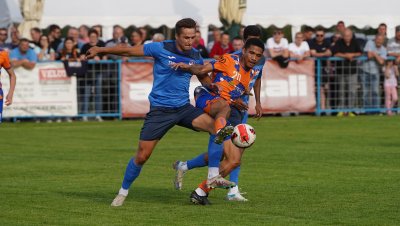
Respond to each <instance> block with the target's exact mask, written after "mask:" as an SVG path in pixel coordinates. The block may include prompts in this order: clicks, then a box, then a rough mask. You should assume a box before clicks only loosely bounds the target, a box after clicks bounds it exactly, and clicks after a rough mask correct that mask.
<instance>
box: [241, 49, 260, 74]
mask: <svg viewBox="0 0 400 226" xmlns="http://www.w3.org/2000/svg"><path fill="white" fill-rule="evenodd" d="M262 56H263V50H262V49H261V48H260V47H258V46H255V45H251V46H250V47H248V48H247V49H243V59H244V65H245V67H246V68H248V69H250V68H253V67H254V66H255V65H256V64H257V62H258V61H259V60H260V59H261V57H262Z"/></svg>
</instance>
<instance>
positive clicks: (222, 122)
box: [214, 117, 226, 133]
mask: <svg viewBox="0 0 400 226" xmlns="http://www.w3.org/2000/svg"><path fill="white" fill-rule="evenodd" d="M225 126H226V119H225V118H224V117H218V118H216V119H215V121H214V127H215V132H217V133H218V131H219V130H220V129H222V128H224V127H225Z"/></svg>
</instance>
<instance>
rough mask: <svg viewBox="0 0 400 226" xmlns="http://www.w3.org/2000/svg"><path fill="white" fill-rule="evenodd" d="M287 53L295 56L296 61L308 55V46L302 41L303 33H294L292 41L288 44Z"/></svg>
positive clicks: (292, 56)
mask: <svg viewBox="0 0 400 226" xmlns="http://www.w3.org/2000/svg"><path fill="white" fill-rule="evenodd" d="M289 55H290V57H291V58H296V60H297V62H300V61H302V60H303V59H304V58H306V57H309V56H310V47H309V46H308V43H307V42H305V41H304V35H303V33H301V32H297V33H296V35H295V39H294V42H292V43H290V44H289Z"/></svg>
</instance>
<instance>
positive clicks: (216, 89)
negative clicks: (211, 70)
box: [207, 83, 219, 94]
mask: <svg viewBox="0 0 400 226" xmlns="http://www.w3.org/2000/svg"><path fill="white" fill-rule="evenodd" d="M207 89H208V90H210V92H213V93H216V94H219V86H218V85H217V84H215V83H210V84H208V86H207Z"/></svg>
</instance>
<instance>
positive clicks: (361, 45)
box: [0, 21, 400, 120]
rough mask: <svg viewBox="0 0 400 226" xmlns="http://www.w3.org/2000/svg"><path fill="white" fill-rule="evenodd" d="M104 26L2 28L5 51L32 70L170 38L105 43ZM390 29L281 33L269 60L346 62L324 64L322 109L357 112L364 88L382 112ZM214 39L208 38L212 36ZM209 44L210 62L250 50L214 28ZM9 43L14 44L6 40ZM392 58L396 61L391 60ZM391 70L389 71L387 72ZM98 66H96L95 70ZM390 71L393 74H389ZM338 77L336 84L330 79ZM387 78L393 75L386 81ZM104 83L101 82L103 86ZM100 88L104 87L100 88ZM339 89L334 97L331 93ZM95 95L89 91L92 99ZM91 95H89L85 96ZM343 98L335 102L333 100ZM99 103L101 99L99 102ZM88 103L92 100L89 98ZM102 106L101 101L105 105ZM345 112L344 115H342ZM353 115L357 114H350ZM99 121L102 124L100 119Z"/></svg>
mask: <svg viewBox="0 0 400 226" xmlns="http://www.w3.org/2000/svg"><path fill="white" fill-rule="evenodd" d="M101 29H102V27H101V26H93V27H88V26H85V25H82V26H80V27H79V28H76V27H69V28H68V31H67V32H66V33H67V34H66V36H65V37H62V30H61V28H60V27H59V26H57V25H51V26H49V28H48V29H47V34H43V32H42V30H41V29H39V28H32V29H31V38H30V39H26V38H20V37H19V33H18V30H17V29H14V28H11V29H10V35H9V34H8V32H9V30H8V29H5V28H0V48H2V49H6V50H8V51H10V58H11V61H12V63H13V65H14V67H24V68H26V69H32V68H33V67H34V66H35V63H36V62H38V61H52V60H62V61H81V60H83V59H84V56H85V53H86V51H87V50H88V49H89V48H91V47H92V46H117V45H119V46H137V45H142V44H145V43H149V42H160V41H163V40H164V39H165V36H164V34H161V33H155V34H152V35H151V38H149V37H150V34H149V31H148V30H147V29H146V28H144V27H141V28H137V29H133V30H131V31H130V32H129V34H126V31H125V30H124V28H123V27H121V26H119V25H116V26H114V28H113V34H112V39H110V40H103V39H102V30H101ZM386 31H387V26H386V24H384V23H382V24H380V25H379V27H378V28H377V32H376V35H374V36H366V35H364V34H360V33H354V32H353V31H352V30H351V29H349V28H347V27H346V26H345V24H344V22H343V21H339V22H338V23H337V25H336V27H335V29H334V31H331V32H326V30H325V29H324V28H320V27H317V28H315V29H314V28H311V27H308V26H306V27H304V29H303V32H298V33H296V34H295V36H294V41H293V42H292V43H289V41H288V39H286V38H285V36H284V32H283V30H282V29H275V30H274V32H273V35H272V37H269V38H268V39H267V40H266V43H265V46H266V51H265V56H266V57H269V58H271V59H272V60H275V61H277V62H278V64H279V65H280V66H281V67H282V68H286V67H287V66H288V64H289V61H290V60H294V61H296V62H298V63H300V62H301V61H303V60H304V59H306V58H309V57H315V58H326V57H331V56H335V57H341V58H343V59H344V60H343V61H335V62H330V61H322V68H323V70H322V73H321V74H322V79H321V86H320V88H321V90H320V91H321V92H320V93H321V98H320V100H321V102H320V106H321V109H323V110H324V109H325V108H326V107H327V106H328V105H330V107H332V108H337V109H351V108H355V107H356V102H357V95H358V94H357V93H356V92H357V87H362V97H363V100H362V105H363V107H364V108H366V109H372V108H379V106H380V104H381V99H380V95H381V89H380V87H381V86H382V84H383V82H381V80H382V78H383V79H391V82H386V81H385V83H384V84H385V86H386V85H387V84H392V86H393V84H394V83H396V82H395V81H396V77H393V76H396V74H398V71H393V70H392V69H390V70H389V69H387V68H392V67H393V66H385V65H386V62H387V57H388V56H392V57H394V58H395V60H394V61H393V62H392V64H391V65H398V64H400V26H398V27H396V35H395V37H394V38H392V39H390V40H389V39H388V37H387V36H386ZM207 35H208V34H207ZM209 39H210V40H209V42H208V43H204V40H203V38H202V34H201V32H200V30H199V29H198V30H197V31H196V37H195V40H194V43H193V47H194V48H196V49H198V50H199V51H200V54H201V55H202V56H203V57H204V58H215V59H217V58H219V57H220V56H221V55H223V54H225V53H232V52H235V51H237V50H239V49H241V48H242V47H243V45H244V43H243V39H242V38H241V37H240V35H239V36H237V37H231V36H230V35H229V34H228V33H226V32H224V31H222V30H221V29H219V28H216V27H214V28H213V29H212V30H211V31H210V38H209ZM6 40H9V41H6ZM362 55H364V56H366V57H367V60H364V61H362V62H360V61H357V60H356V59H357V57H359V56H362ZM107 59H110V60H117V59H122V60H128V59H127V58H126V57H122V56H115V55H104V56H99V57H96V58H95V59H94V60H95V61H99V60H107ZM391 59H392V58H391ZM384 66H385V67H384ZM92 67H95V66H92ZM385 70H388V72H387V73H386V71H385ZM332 73H334V74H335V78H334V81H333V80H332V77H330V76H329V75H332ZM386 74H387V76H386ZM101 77H102V75H101V74H97V75H96V79H97V80H99V79H101ZM100 83H101V82H100ZM100 83H99V82H98V81H94V82H91V83H89V84H90V85H91V86H93V87H95V90H96V91H95V93H97V94H101V84H100ZM99 87H100V88H99ZM332 90H336V91H337V92H336V93H335V94H333V95H329V94H328V92H329V91H332ZM389 90H390V91H389ZM394 90H395V89H389V88H388V89H386V88H385V91H386V92H387V95H385V98H386V101H385V106H386V107H387V108H388V114H391V111H390V110H389V108H391V106H393V104H394V103H395V102H396V101H397V99H398V98H397V93H396V92H395V91H394ZM88 92H90V90H87V89H85V90H83V91H82V93H85V94H87V93H88ZM84 96H86V97H87V96H88V95H84ZM328 96H330V97H334V98H331V99H337V100H338V101H337V102H336V103H332V101H331V100H328V99H327V97H328ZM95 98H96V97H95ZM86 99H87V98H86ZM99 102H100V101H99ZM100 108H101V107H100V105H99V106H97V105H96V112H97V111H101V110H100ZM80 111H81V112H82V113H87V112H88V106H87V104H86V105H85V104H84V105H83V106H82V109H81V110H80ZM342 114H345V113H341V112H340V113H339V115H342ZM349 114H350V115H353V113H352V112H350V113H349ZM98 120H101V119H99V118H98Z"/></svg>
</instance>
